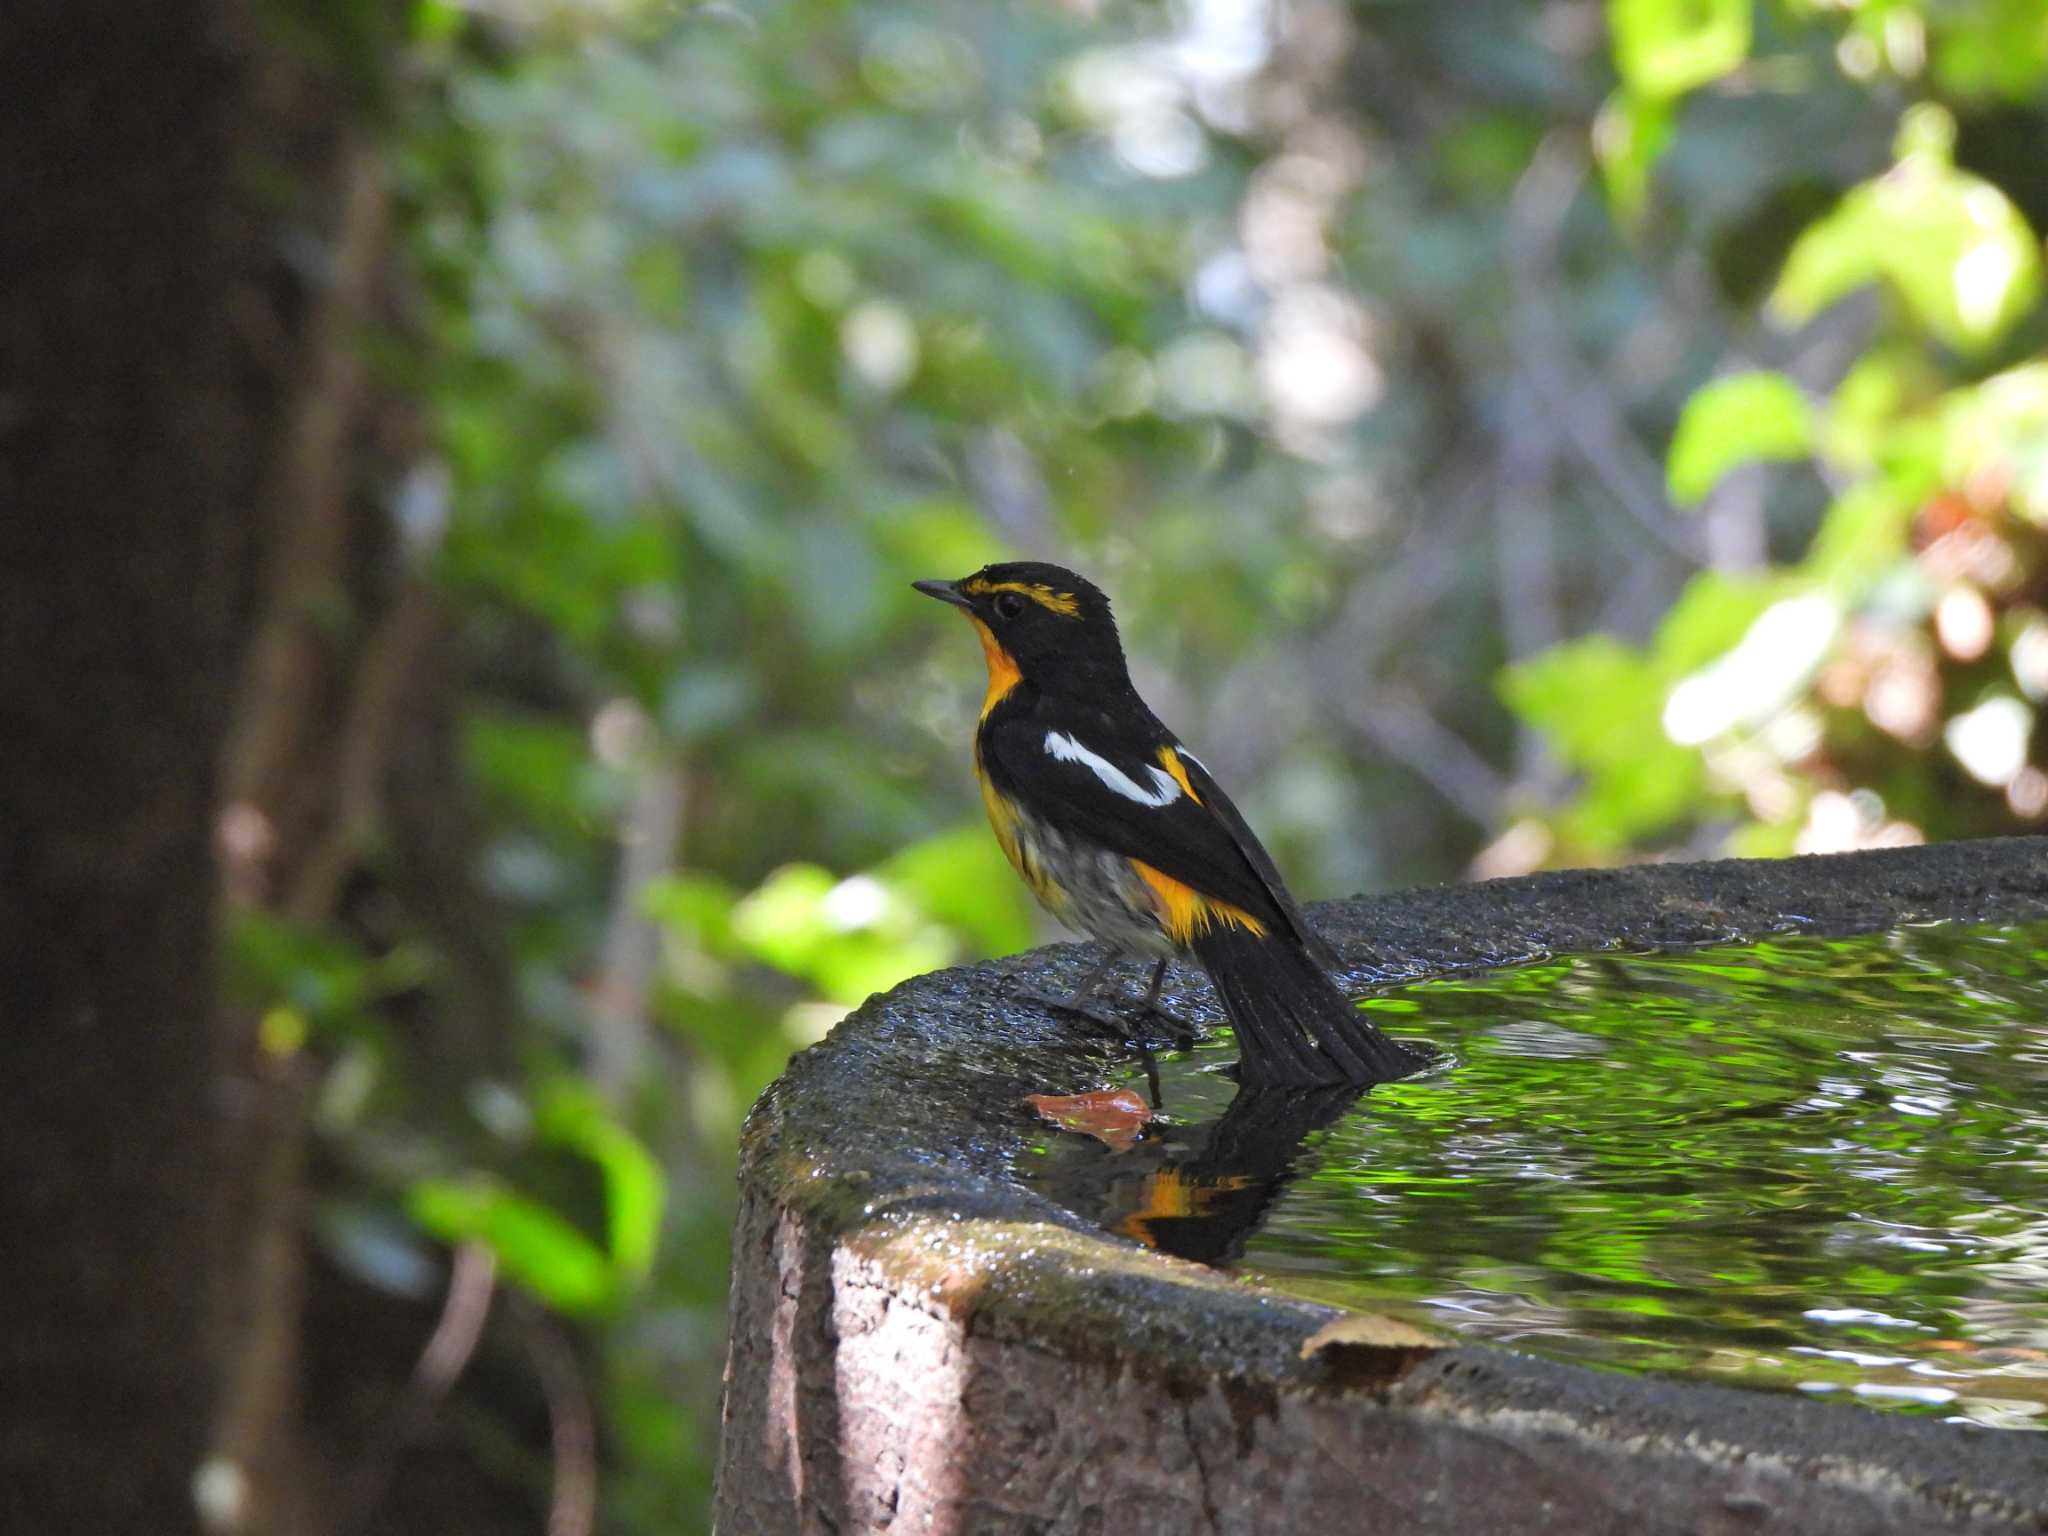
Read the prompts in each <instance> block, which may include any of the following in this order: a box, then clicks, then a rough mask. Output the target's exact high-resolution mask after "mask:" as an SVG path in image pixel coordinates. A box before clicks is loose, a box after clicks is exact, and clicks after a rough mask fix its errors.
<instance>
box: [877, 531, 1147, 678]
mask: <svg viewBox="0 0 2048 1536" xmlns="http://www.w3.org/2000/svg"><path fill="white" fill-rule="evenodd" d="M912 585H913V586H915V587H916V588H917V590H918V591H920V592H922V593H924V594H925V595H926V596H928V597H936V598H938V599H939V600H940V601H941V602H947V603H951V604H953V605H954V606H955V607H957V608H961V609H963V610H965V611H966V614H967V616H968V617H969V618H970V619H972V620H973V621H974V624H975V627H976V628H977V629H979V630H980V631H981V636H982V649H983V650H984V651H986V652H987V653H988V665H989V677H990V681H991V686H992V688H993V686H994V684H995V682H996V680H997V678H998V676H999V674H1000V673H1001V672H1002V671H1003V670H1004V669H1006V668H1007V669H1008V670H1009V671H1011V672H1012V673H1013V674H1016V675H1021V676H1022V677H1023V678H1025V679H1026V680H1028V681H1030V682H1033V683H1036V684H1038V685H1039V686H1040V687H1044V686H1047V685H1048V684H1053V685H1059V684H1076V685H1079V684H1088V685H1093V686H1097V687H1100V686H1103V685H1105V684H1111V683H1116V682H1127V680H1128V674H1127V673H1126V672H1125V669H1124V649H1123V642H1122V641H1121V640H1119V639H1118V638H1117V633H1116V620H1115V619H1113V618H1111V617H1110V613H1109V599H1108V598H1106V597H1104V596H1103V595H1102V592H1101V590H1100V589H1099V588H1098V587H1096V586H1095V584H1094V583H1093V582H1091V581H1089V580H1088V579H1087V578H1086V577H1083V576H1076V575H1075V574H1074V573H1073V572H1072V571H1068V570H1062V569H1061V568H1060V567H1059V566H1057V565H1046V564H1044V563H1042V562H1040V561H1036V560H1013V561H1007V562H1004V563H1002V564H999V565H986V566H983V567H982V568H981V569H980V570H978V571H976V572H975V573H974V574H973V575H972V576H963V577H962V578H961V579H960V580H958V581H919V582H913V583H912ZM992 696H993V695H992Z"/></svg>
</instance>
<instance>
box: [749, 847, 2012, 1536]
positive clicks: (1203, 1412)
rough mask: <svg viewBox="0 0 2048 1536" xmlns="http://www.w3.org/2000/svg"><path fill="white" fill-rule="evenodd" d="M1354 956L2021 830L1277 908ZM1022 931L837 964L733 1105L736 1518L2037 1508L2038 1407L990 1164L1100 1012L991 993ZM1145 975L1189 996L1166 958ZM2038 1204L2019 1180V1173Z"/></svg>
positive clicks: (1918, 884)
mask: <svg viewBox="0 0 2048 1536" xmlns="http://www.w3.org/2000/svg"><path fill="white" fill-rule="evenodd" d="M1311 914H1312V916H1313V917H1314V918H1315V920H1316V922H1317V924H1318V926H1319V927H1320V928H1321V929H1322V931H1323V932H1324V933H1325V934H1326V935H1327V936H1328V937H1329V939H1330V940H1331V941H1332V943H1333V944H1334V945H1335V947H1336V949H1337V951H1338V954H1339V955H1340V957H1341V959H1342V961H1343V963H1344V966H1345V972H1346V974H1345V978H1344V979H1345V980H1346V982H1347V983H1348V984H1349V985H1350V986H1351V988H1352V989H1354V990H1360V991H1362V990H1364V989H1365V988H1367V987H1369V986H1374V985H1384V984H1388V983H1392V982H1398V981H1407V980H1413V979H1416V978H1419V977H1424V976H1430V975H1439V974H1444V973H1447V972H1452V971H1458V970H1467V969H1472V968H1475V967H1484V966H1493V965H1503V964H1513V963H1519V962H1522V961H1526V960H1530V959H1534V958H1538V957H1541V956H1543V955H1546V954H1555V953H1564V952H1573V951H1592V950H1600V949H1612V948H1618V947H1627V948H1678V947H1689V946H1695V945H1700V944H1708V943H1716V942H1724V941H1734V940H1744V939H1755V938H1761V937H1764V936H1766V935H1770V934H1782V933H1787V932H1802V933H1815V934H1825V935H1844V934H1850V933H1858V932H1868V931H1871V930H1873V929H1879V928H1886V927H1891V926H1894V925H1896V924H1898V923H1902V922H1925V921H1965V922H1974V921H1985V922H1996V921H2023V920H2028V919H2035V918H2041V917H2044V916H2048V839H2044V838H2006V839H1995V840H1986V841H1980V842H1968V843H1951V844H1945V845H1940V846H1937V847H1932V848H1914V849H1898V850H1886V851H1882V852H1872V853H1859V854H1846V855H1840V856H1835V857H1827V858H1804V859H1789V860H1777V861H1767V862H1766V861H1751V860H1741V861H1733V860H1731V861H1725V862H1717V863H1711V864H1682V865H1663V866H1652V867H1645V868H1637V869H1629V870H1614V871H1570V872H1565V873H1560V874H1549V875H1537V876H1531V877H1529V878H1526V879H1519V880H1503V881H1493V882H1488V883H1485V884H1480V885H1469V886H1456V887H1446V888H1440V889H1434V890H1424V891H1411V892H1404V893H1399V894H1396V895H1391V896H1381V897H1366V898H1358V899H1354V900H1350V901H1341V902H1331V903H1325V904H1322V905H1320V906H1318V907H1314V908H1312V909H1311ZM1092 954H1093V951H1092V950H1091V949H1090V948H1088V947H1085V946H1078V945H1058V946H1053V947H1051V948H1048V949H1043V950H1039V951H1036V952H1034V953H1032V954H1029V955H1023V956H1018V957H1014V958H1012V959H1009V960H1003V961H997V962H992V963H990V964H986V965H980V966H973V967H968V968H963V969H960V970H952V971H944V972H939V973H936V974H934V975H930V976H924V977H920V978H918V979H916V980H914V981H910V982H906V983H905V984H904V985H902V986H900V987H898V988H896V989H895V990H894V991H892V992H889V993H887V994H885V995H883V996H880V997H876V998H873V999H871V1000H870V1001H869V1002H868V1003H867V1004H865V1005H864V1006H863V1007H862V1008H861V1009H860V1010H859V1011H858V1012H856V1013H855V1014H854V1015H853V1016H852V1017H851V1018H849V1019H848V1020H846V1022H845V1023H843V1024H841V1025H840V1026H839V1028H838V1029H836V1030H835V1031H834V1032H833V1034H832V1036H831V1038H830V1039H829V1040H827V1041H826V1042H825V1043H823V1044H822V1045H819V1046H816V1047H814V1048H813V1049H811V1050H809V1051H806V1052H804V1053H803V1054H802V1055H801V1056H799V1057H798V1058H797V1059H796V1060H795V1061H794V1062H793V1063H791V1066H790V1069H789V1071H788V1072H787V1073H786V1074H785V1075H784V1077H783V1078H782V1079H781V1080H780V1081H779V1082H777V1083H776V1084H775V1085H774V1087H772V1088H771V1089H770V1090H769V1091H768V1093H767V1094H765V1095H764V1096H763V1097H762V1099H761V1102H760V1103H759V1104H758V1105H756V1106H755V1109H754V1111H753V1113H752V1115H751V1116H750V1117H749V1119H748V1123H747V1127H746V1131H745V1133H744V1141H743V1147H742V1164H741V1173H740V1195H741V1204H740V1215H739V1220H738V1224H737V1230H736V1233H735V1245H734V1261H733V1291H732V1307H731V1342H730V1347H729V1355H728V1359H727V1366H726V1384H725V1385H726V1392H725V1404H724V1416H723V1417H724V1422H723V1426H722V1442H721V1448H720V1464H719V1486H718V1495H717V1517H718V1523H719V1529H720V1530H721V1531H724V1532H726V1533H727V1536H738V1533H741V1532H753V1531H761V1532H782V1531H792V1532H794V1531H805V1532H810V1531H831V1532H837V1533H852V1532H882V1531H926V1532H956V1531H957V1532H967V1531H972V1532H983V1531H1002V1532H1008V1531H1017V1532H1024V1531H1030V1532H1047V1533H1054V1532H1059V1533H1064V1532H1077V1533H1080V1532H1097V1531H1100V1532H1114V1533H1117V1536H1139V1533H1148V1532H1155V1531H1156V1532H1161V1533H1166V1532H1176V1533H1177V1532H1188V1531H1210V1530H1215V1531H1247V1532H1250V1531H1288V1530H1318V1529H1320V1528H1321V1527H1322V1526H1324V1525H1327V1526H1328V1528H1329V1529H1330V1530H1331V1531H1333V1532H1334V1531H1347V1532H1349V1531H1387V1532H1395V1531H1398V1532H1401V1533H1403V1536H1426V1533H1431V1532H1444V1533H1456V1536H1482V1533H1489V1532H1559V1533H1563V1532H1572V1533H1596V1532H1614V1533H1616V1536H1622V1533H1631V1536H1633V1533H1638V1532H1665V1531H1669V1532H1673V1533H1676V1532H1700V1533H1717V1532H1749V1531H1780V1532H1790V1531H1797V1532H1800V1533H1802V1536H1805V1533H1832V1532H1840V1533H1843V1536H1849V1533H1864V1532H1899V1533H1908V1532H1914V1533H1917V1532H1930V1531H1986V1532H1989V1531H1999V1532H2008V1531H2029V1532H2037V1533H2048V1434H2034V1433H2027V1432H2000V1431H1987V1430H1976V1429H1971V1428H1966V1427H1961V1426H1953V1425H1946V1424H1941V1423H1938V1422H1932V1421H1927V1420H1918V1419H1908V1418H1902V1417H1898V1416H1893V1415H1886V1414H1880V1413H1878V1412H1874V1411H1871V1410H1868V1409H1861V1408H1857V1407H1853V1406H1847V1405H1842V1404H1836V1403H1823V1402H1814V1401H1807V1400H1803V1399H1800V1398H1797V1397H1792V1396H1784V1395H1779V1394H1773V1393H1764V1392H1755V1391H1745V1390H1742V1389H1738V1388H1729V1387H1720V1386H1713V1385H1707V1384H1700V1383H1694V1382H1689V1381H1681V1380H1676V1379H1669V1378H1661V1377H1648V1376H1628V1375H1621V1374H1617V1373H1611V1372H1605V1371H1596V1370H1591V1369H1587V1368H1583V1367H1576V1366H1566V1365H1559V1364H1554V1363H1551V1362H1547V1361H1541V1360H1535V1359H1531V1358H1529V1357H1526V1356H1520V1355H1515V1354H1511V1353H1509V1352H1506V1351H1503V1350H1498V1349H1493V1348H1488V1347H1484V1346H1462V1347H1456V1348H1443V1349H1424V1348H1367V1347H1355V1346H1347V1347H1343V1348H1337V1349H1330V1350H1324V1351H1321V1352H1319V1353H1317V1354H1315V1355H1314V1356H1313V1357H1312V1358H1310V1359H1308V1360H1304V1359H1302V1358H1301V1346H1302V1344H1303V1343H1304V1341H1306V1340H1307V1339H1308V1338H1309V1337H1310V1336H1311V1335H1312V1334H1314V1333H1315V1332H1316V1330H1317V1329H1319V1328H1321V1327H1322V1326H1323V1325H1324V1324H1326V1323H1327V1322H1329V1321H1330V1320H1331V1319H1332V1318H1333V1317H1336V1316H1338V1315H1340V1314H1338V1313H1337V1311H1336V1310H1335V1309H1332V1308H1329V1307H1324V1306H1318V1305H1316V1304H1314V1303H1310V1302H1306V1301H1300V1300H1296V1299H1294V1298H1291V1297H1287V1296H1283V1295H1280V1294H1277V1293H1274V1292H1271V1291H1267V1290H1263V1289H1260V1288H1257V1287H1254V1286H1252V1285H1249V1284H1247V1283H1245V1282H1241V1281H1239V1280H1236V1279H1233V1278H1229V1277H1226V1276H1223V1275H1219V1274H1217V1273H1216V1272H1214V1271H1211V1270H1208V1269H1204V1268H1201V1267H1199V1266H1197V1265H1193V1264H1189V1263H1185V1262H1183V1261H1180V1260H1176V1259H1172V1258H1168V1257H1164V1256H1162V1255H1159V1254H1156V1253H1154V1252H1152V1251H1150V1250H1148V1249H1146V1248H1144V1247H1142V1246H1140V1245H1138V1244H1136V1243H1134V1242H1131V1241H1128V1240H1125V1239H1122V1238H1119V1237H1115V1236H1112V1235H1110V1234H1107V1233H1104V1232H1102V1231H1100V1230H1098V1229H1096V1228H1094V1227H1092V1226H1090V1225H1089V1224H1087V1223H1086V1222H1084V1221H1082V1220H1080V1219H1079V1218H1077V1217H1075V1216H1074V1215H1072V1214H1071V1213H1069V1212H1067V1211H1065V1210H1062V1209H1061V1208H1059V1207H1058V1206H1056V1205H1054V1204H1052V1203H1051V1202H1050V1201H1048V1200H1046V1199H1044V1198H1043V1197H1041V1196H1039V1195H1037V1194H1035V1193H1033V1192H1032V1191H1031V1190H1029V1189H1027V1188H1025V1187H1024V1186H1023V1185H1022V1184H1020V1183H1019V1182H1018V1181H1017V1180H1016V1179H1015V1178H1014V1177H1013V1176H1012V1174H1011V1172H1010V1168H1011V1164H1012V1161H1013V1159H1014V1158H1015V1156H1016V1154H1017V1153H1018V1151H1019V1150H1020V1149H1021V1147H1022V1145H1023V1143H1024V1140H1025V1138H1026V1137H1027V1136H1030V1135H1032V1134H1034V1133H1035V1132H1036V1131H1037V1129H1038V1127H1037V1126H1036V1125H1035V1123H1034V1121H1033V1119H1032V1117H1031V1115H1030V1113H1029V1111H1028V1110H1026V1109H1025V1108H1024V1106H1023V1104H1022V1100H1023V1098H1024V1096H1025V1095H1026V1094H1029V1093H1073V1092H1080V1091H1084V1090H1086V1089H1090V1088H1095V1087H1099V1086H1101V1084H1102V1082H1103V1074H1104V1069H1105V1068H1106V1067H1107V1066H1109V1065H1110V1064H1111V1063H1110V1060H1109V1058H1108V1056H1107V1055H1106V1054H1104V1053H1105V1052H1107V1051H1108V1050H1109V1049H1110V1047H1108V1046H1107V1045H1106V1044H1105V1045H1104V1046H1102V1047H1100V1048H1094V1047H1090V1048H1087V1049H1077V1048H1076V1045H1075V1043H1074V1042H1075V1036H1074V1032H1073V1027H1072V1026H1071V1025H1069V1024H1065V1023H1062V1022H1060V1021H1057V1020H1055V1019H1053V1018H1052V1017H1051V1016H1049V1015H1048V1014H1047V1013H1046V1012H1045V1011H1044V1010H1043V1009H1042V1008H1039V1007H1036V1006H1034V1005H1030V1004H1020V1003H1012V1002H1011V1001H1009V1000H1008V999H1009V998H1010V996H1011V994H1012V993H1013V992H1014V991H1016V990H1018V989H1024V990H1041V991H1052V992H1059V991H1063V990H1064V989H1065V988H1066V987H1068V986H1069V985H1071V983H1072V982H1073V981H1074V980H1075V979H1076V978H1077V977H1078V976H1079V975H1080V974H1081V972H1082V971H1083V970H1084V969H1085V968H1086V966H1087V964H1088V962H1089V960H1090V958H1091V956H1092ZM1173 980H1174V981H1175V983H1176V984H1177V986H1178V988H1180V989H1182V990H1181V991H1180V993H1179V995H1178V996H1177V997H1173V998H1171V999H1170V1000H1171V1001H1173V1003H1174V1006H1175V1007H1176V1008H1177V1010H1179V1011H1181V1012H1182V1013H1184V1014H1185V1015H1187V1016H1188V1017H1190V1018H1192V1019H1194V1020H1195V1021H1196V1022H1197V1023H1198V1024H1201V1025H1203V1026H1205V1027H1207V1026H1210V1025H1214V1024H1216V1023H1217V1022H1219V1021H1220V1015H1219V1013H1218V1011H1217V1009H1216V1007H1215V1004H1214V1001H1213V998H1212V996H1211V994H1210V993H1209V989H1208V987H1207V985H1206V983H1205V982H1204V981H1203V980H1202V979H1201V978H1200V975H1199V973H1198V972H1195V971H1192V970H1187V971H1178V970H1177V971H1176V973H1175V975H1174V977H1173ZM2044 1203H2048V1192H2044Z"/></svg>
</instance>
